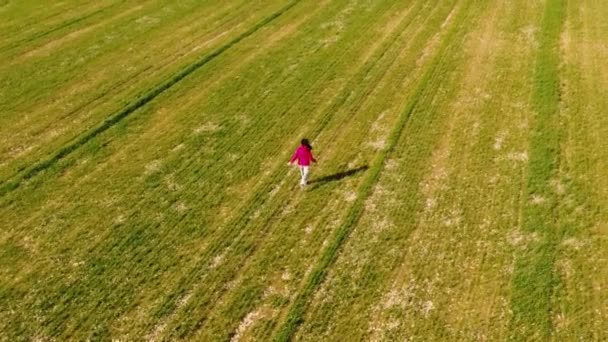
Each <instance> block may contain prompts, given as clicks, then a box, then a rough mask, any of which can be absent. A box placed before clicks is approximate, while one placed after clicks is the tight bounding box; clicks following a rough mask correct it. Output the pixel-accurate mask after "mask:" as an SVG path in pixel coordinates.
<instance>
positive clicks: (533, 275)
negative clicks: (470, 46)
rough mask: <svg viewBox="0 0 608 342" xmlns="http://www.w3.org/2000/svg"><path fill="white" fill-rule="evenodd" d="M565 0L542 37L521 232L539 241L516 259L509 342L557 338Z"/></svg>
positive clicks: (554, 6) (558, 1) (548, 10)
mask: <svg viewBox="0 0 608 342" xmlns="http://www.w3.org/2000/svg"><path fill="white" fill-rule="evenodd" d="M565 3H566V1H565V0H549V1H547V3H546V5H545V12H544V16H543V21H542V27H541V32H540V45H539V49H538V54H537V59H536V65H535V69H534V75H533V80H534V85H535V87H534V91H533V93H532V103H533V105H534V109H535V111H536V117H535V118H534V121H533V126H532V127H533V129H532V131H531V138H530V142H529V150H530V152H529V162H528V174H527V180H526V182H527V185H526V190H525V191H526V192H525V196H524V203H523V204H522V205H523V207H522V218H523V222H522V227H521V229H522V230H523V232H525V233H528V234H533V236H535V239H534V240H535V241H533V242H532V243H531V246H530V247H529V248H528V249H527V250H526V251H524V252H523V253H522V254H521V255H519V256H518V259H517V261H516V265H515V271H514V274H513V283H512V291H513V293H512V298H511V310H512V312H513V314H512V317H511V320H510V322H509V325H510V329H509V330H510V338H511V339H514V340H522V339H523V340H526V339H546V338H549V337H550V336H551V335H552V333H553V329H554V328H553V323H552V311H553V308H552V305H551V303H552V297H553V295H554V291H555V289H556V287H557V286H558V283H559V279H558V278H557V275H556V273H555V269H554V268H555V259H556V253H557V245H558V244H559V242H560V239H561V237H560V236H561V235H562V234H561V232H560V229H559V227H558V225H557V222H558V219H559V212H558V209H559V208H558V204H559V203H558V198H557V195H556V193H555V190H554V187H553V185H552V182H554V181H555V179H556V177H557V176H558V174H557V171H558V169H559V165H560V160H559V157H560V156H559V155H560V141H559V140H560V138H559V136H560V128H559V122H558V120H557V114H558V111H559V107H560V76H559V73H560V71H559V68H560V56H559V44H560V36H561V30H562V26H563V23H564V14H565V5H566V4H565Z"/></svg>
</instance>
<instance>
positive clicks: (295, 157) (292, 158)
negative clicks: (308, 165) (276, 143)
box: [289, 150, 298, 164]
mask: <svg viewBox="0 0 608 342" xmlns="http://www.w3.org/2000/svg"><path fill="white" fill-rule="evenodd" d="M296 159H298V150H296V151H295V152H294V153H293V156H292V157H291V160H289V164H292V163H293V162H294V161H296Z"/></svg>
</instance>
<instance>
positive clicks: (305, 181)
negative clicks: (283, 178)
mask: <svg viewBox="0 0 608 342" xmlns="http://www.w3.org/2000/svg"><path fill="white" fill-rule="evenodd" d="M299 167H300V176H302V179H300V185H302V186H304V185H306V184H308V166H302V165H300V166H299Z"/></svg>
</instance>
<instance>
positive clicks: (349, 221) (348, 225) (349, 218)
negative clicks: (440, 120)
mask: <svg viewBox="0 0 608 342" xmlns="http://www.w3.org/2000/svg"><path fill="white" fill-rule="evenodd" d="M471 3H472V1H467V2H466V4H465V5H463V8H461V9H460V10H459V12H458V14H457V15H456V18H455V19H454V23H453V24H452V25H451V27H450V28H449V31H448V32H447V33H446V35H445V37H444V38H443V40H442V41H441V43H440V46H439V48H438V52H437V54H436V55H435V57H434V58H433V59H432V60H431V61H430V62H429V64H428V66H427V67H426V68H425V71H424V73H423V76H422V78H421V80H420V82H419V84H418V85H417V86H416V88H415V90H414V92H413V94H412V96H411V98H410V101H409V102H408V103H407V105H406V107H405V108H404V110H403V111H402V112H401V115H400V116H399V117H398V119H397V122H396V124H395V126H394V127H393V129H392V131H391V134H390V137H389V139H388V143H387V146H386V148H385V149H384V150H383V151H381V152H380V153H379V155H378V156H377V157H376V159H375V160H374V161H373V163H372V165H371V167H370V169H369V171H368V175H367V177H366V178H365V179H364V180H363V181H362V184H361V185H360V186H359V190H358V191H357V198H356V200H355V202H354V204H353V205H352V206H351V207H350V209H349V211H348V213H347V215H346V219H345V220H344V222H343V223H342V224H341V226H340V227H339V228H338V231H337V232H336V233H335V235H334V237H333V238H332V239H331V241H330V243H329V246H328V247H327V249H326V250H325V251H324V252H323V253H322V255H321V257H320V259H319V262H318V263H317V264H316V265H315V266H314V269H313V271H312V272H311V274H310V276H309V278H308V279H307V280H306V281H305V285H304V287H303V288H302V289H301V290H300V292H299V293H298V295H297V296H296V297H295V299H294V301H293V303H292V306H291V308H290V309H289V312H288V314H287V317H286V320H285V321H284V322H283V324H282V325H281V326H280V327H279V329H278V331H277V334H276V335H275V337H274V340H275V341H288V340H290V339H291V337H292V336H293V334H294V333H295V331H296V329H297V328H298V326H299V324H300V322H301V320H302V317H303V315H304V313H305V311H306V309H307V307H308V303H309V302H310V299H311V298H312V296H313V295H314V293H315V292H316V290H317V288H318V286H319V285H320V284H321V283H322V282H323V281H324V279H325V276H326V274H327V270H328V268H329V267H330V266H331V264H332V263H333V261H334V259H335V257H336V255H337V253H338V252H339V250H340V248H341V246H342V245H343V243H344V242H345V241H346V239H347V238H348V235H349V233H350V232H351V231H352V229H353V227H354V226H355V225H356V224H357V222H358V219H359V218H360V217H361V214H362V213H363V211H364V205H365V200H366V199H367V197H368V196H369V194H370V193H371V190H372V188H373V185H374V184H375V183H376V181H377V180H378V178H379V176H380V172H381V171H382V168H383V167H384V162H385V159H386V156H387V155H388V154H389V153H390V152H392V150H393V149H394V147H395V146H396V144H397V142H398V140H399V138H400V136H401V133H402V131H403V129H404V127H405V126H406V124H407V122H408V119H409V117H410V115H411V114H412V112H413V111H414V110H415V109H416V107H417V106H418V103H419V101H420V99H421V98H422V96H423V93H425V92H426V91H429V89H428V83H429V81H430V80H431V79H432V78H433V77H435V73H436V72H437V69H438V65H440V64H441V62H442V58H444V56H443V54H444V53H445V52H446V51H445V50H447V49H448V47H449V46H450V44H451V43H452V41H451V39H452V38H453V37H454V36H455V35H456V34H457V33H459V32H461V31H462V29H461V28H460V25H462V24H463V22H464V19H465V18H466V17H467V15H466V12H467V9H468V7H469V5H470V4H471ZM459 29H460V30H459ZM461 33H462V32H461Z"/></svg>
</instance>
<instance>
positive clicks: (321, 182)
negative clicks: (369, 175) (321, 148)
mask: <svg viewBox="0 0 608 342" xmlns="http://www.w3.org/2000/svg"><path fill="white" fill-rule="evenodd" d="M367 169H369V166H367V165H363V166H359V167H358V168H355V169H351V170H346V171H342V172H338V173H334V174H333V175H329V176H325V177H321V178H317V179H312V180H310V181H309V182H308V184H310V185H313V184H314V188H318V187H320V186H323V185H325V184H327V183H330V182H336V181H339V180H341V179H344V178H346V177H351V176H354V175H356V174H357V173H360V172H364V171H366V170H367Z"/></svg>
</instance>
